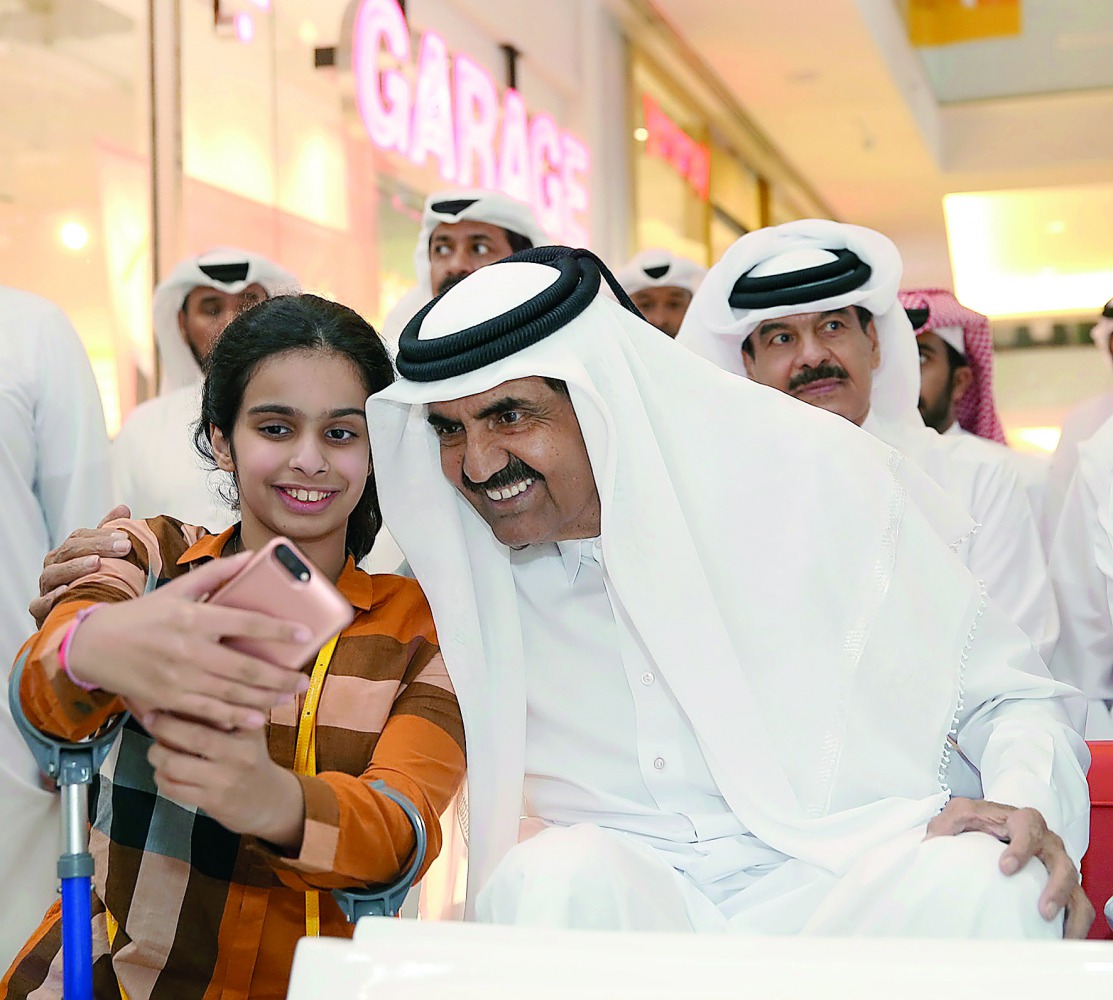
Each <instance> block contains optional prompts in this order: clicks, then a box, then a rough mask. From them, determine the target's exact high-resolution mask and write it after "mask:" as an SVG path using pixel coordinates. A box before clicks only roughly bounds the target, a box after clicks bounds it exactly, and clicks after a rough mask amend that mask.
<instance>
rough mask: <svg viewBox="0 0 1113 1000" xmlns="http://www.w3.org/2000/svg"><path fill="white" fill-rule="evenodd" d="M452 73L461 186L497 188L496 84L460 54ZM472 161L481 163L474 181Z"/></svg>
mask: <svg viewBox="0 0 1113 1000" xmlns="http://www.w3.org/2000/svg"><path fill="white" fill-rule="evenodd" d="M452 72H453V75H454V76H455V77H456V151H457V154H458V155H459V158H460V163H459V173H458V180H459V183H460V185H461V186H462V187H471V186H472V185H473V184H474V185H475V186H477V187H481V188H488V189H490V188H494V187H495V185H496V183H497V182H498V167H497V166H496V164H495V131H496V130H497V129H498V124H499V95H498V91H497V90H496V89H495V81H494V80H492V79H491V75H490V74H489V73H488V72H487V71H486V70H485V69H483V67H482V66H480V65H479V64H478V63H474V62H472V61H471V60H470V59H469V58H468V57H467V56H465V55H460V54H459V53H457V55H456V58H455V59H454V60H453V64H452ZM473 158H474V159H476V160H477V161H478V167H479V171H478V179H477V180H473V176H474V175H473V171H472V160H473Z"/></svg>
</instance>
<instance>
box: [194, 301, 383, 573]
mask: <svg viewBox="0 0 1113 1000" xmlns="http://www.w3.org/2000/svg"><path fill="white" fill-rule="evenodd" d="M286 351H326V352H329V353H332V354H338V355H340V356H342V357H345V358H347V359H348V360H349V361H351V362H352V364H353V365H355V366H356V369H357V370H358V371H359V374H360V378H361V380H362V381H363V387H364V389H366V390H367V394H368V395H369V396H370V395H372V394H373V393H376V392H378V391H379V390H380V389H385V388H386V387H387V386H388V385H390V383H391V382H393V381H394V366H393V365H392V364H391V360H390V355H389V354H387V351H386V348H385V347H384V346H383V342H382V340H381V339H380V338H379V335H378V334H377V333H376V332H375V330H374V328H373V327H372V326H371V324H370V323H368V322H367V321H366V320H365V319H364V318H363V317H362V316H360V315H359V313H357V312H355V311H354V310H352V309H349V308H348V307H347V306H342V305H340V304H339V303H337V302H330V301H329V300H328V299H322V298H321V297H320V296H318V295H279V296H276V297H275V298H272V299H265V300H264V301H262V302H260V303H258V304H257V305H254V306H252V307H251V308H250V309H248V310H246V311H245V312H242V313H240V314H239V315H238V316H237V317H236V318H235V319H234V320H232V322H231V323H229V324H228V326H227V327H226V328H225V330H224V332H223V333H222V334H221V335H220V337H219V339H218V340H217V341H216V343H215V344H214V345H213V347H212V350H211V351H210V352H209V356H208V358H206V359H205V365H204V370H205V385H204V389H203V390H202V394H201V420H200V422H199V423H198V425H197V429H196V431H195V432H194V435H193V442H194V445H195V446H196V448H197V450H198V451H199V452H200V453H201V456H202V457H203V458H204V459H205V460H206V461H207V462H208V463H209V464H210V465H212V466H213V467H215V466H216V455H215V454H214V452H213V447H212V440H211V437H210V433H209V427H210V426H211V425H216V426H217V427H219V428H220V431H221V433H222V434H223V435H224V436H225V437H226V438H227V439H228V441H229V442H231V440H232V428H233V426H234V425H235V423H236V418H237V417H238V416H239V412H240V406H241V404H242V403H243V394H244V390H245V389H246V388H247V383H248V382H249V381H250V380H251V377H252V375H254V373H255V369H256V368H257V367H258V366H259V364H260V362H262V361H265V360H266V359H267V358H270V357H273V356H274V355H276V354H283V353H285V352H286ZM221 492H222V493H223V494H224V498H225V499H226V500H227V501H228V502H229V503H230V504H231V505H232V507H233V508H234V509H238V507H239V492H238V490H237V489H236V484H235V481H234V480H233V481H232V483H231V484H230V485H229V488H228V492H227V493H225V492H224V491H223V490H222V491H221ZM382 522H383V518H382V513H381V512H380V510H379V496H378V493H377V492H376V491H375V477H374V474H373V473H372V475H371V476H369V477H368V479H367V485H366V486H365V487H364V490H363V495H362V496H361V497H360V498H359V502H358V503H357V504H356V506H355V509H354V510H353V511H352V513H351V516H350V517H349V518H348V533H347V540H346V543H347V547H348V550H349V551H350V552H351V553H352V556H353V557H354V558H355V560H356V562H359V560H360V559H362V558H363V557H364V556H365V555H367V553H368V552H370V551H371V546H372V545H373V544H374V542H375V536H376V535H377V534H378V532H379V528H380V527H381V526H382Z"/></svg>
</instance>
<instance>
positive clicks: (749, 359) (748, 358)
mask: <svg viewBox="0 0 1113 1000" xmlns="http://www.w3.org/2000/svg"><path fill="white" fill-rule="evenodd" d="M738 353H739V354H741V355H742V364H743V366H744V367H745V369H746V374H747V375H749V376H750V378H752V379H754V381H755V382H756V381H757V379H756V377H755V375H754V358H753V355H752V354H750V352H749V351H747V350H746V349H745V348H744V347H740V348H739V349H738Z"/></svg>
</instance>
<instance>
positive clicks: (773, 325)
mask: <svg viewBox="0 0 1113 1000" xmlns="http://www.w3.org/2000/svg"><path fill="white" fill-rule="evenodd" d="M791 329H792V327H790V326H789V325H788V324H787V323H781V322H779V321H778V320H775V319H769V320H766V321H765V322H764V323H762V324H761V326H759V327H758V328H757V335H758V336H759V337H764V336H765V334H767V333H776V332H777V331H778V330H791Z"/></svg>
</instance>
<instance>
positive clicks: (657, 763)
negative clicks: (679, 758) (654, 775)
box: [653, 757, 665, 771]
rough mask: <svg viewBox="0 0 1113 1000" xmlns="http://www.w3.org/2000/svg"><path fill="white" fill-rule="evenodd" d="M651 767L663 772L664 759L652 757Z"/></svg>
mask: <svg viewBox="0 0 1113 1000" xmlns="http://www.w3.org/2000/svg"><path fill="white" fill-rule="evenodd" d="M653 766H654V768H656V769H657V770H658V771H663V770H664V769H665V758H664V757H654V758H653Z"/></svg>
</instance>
